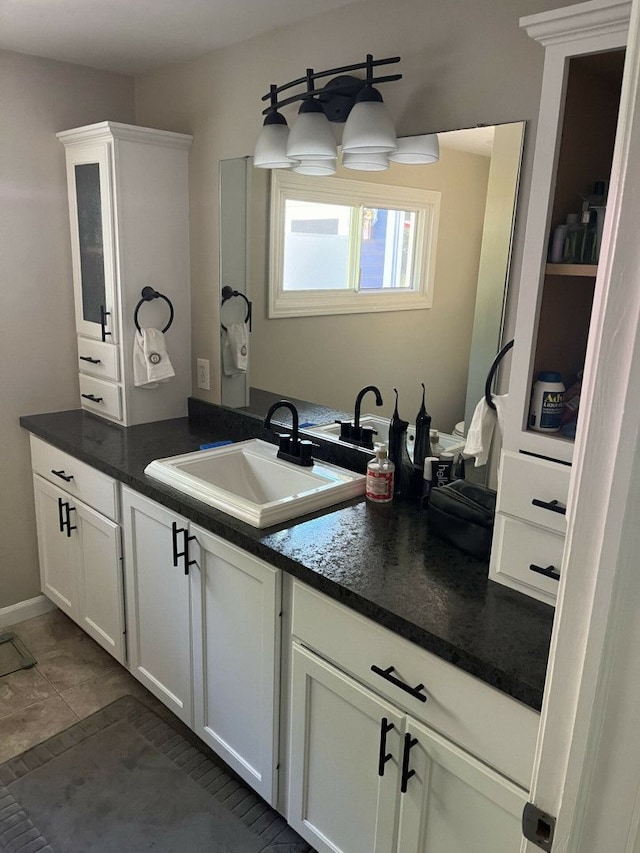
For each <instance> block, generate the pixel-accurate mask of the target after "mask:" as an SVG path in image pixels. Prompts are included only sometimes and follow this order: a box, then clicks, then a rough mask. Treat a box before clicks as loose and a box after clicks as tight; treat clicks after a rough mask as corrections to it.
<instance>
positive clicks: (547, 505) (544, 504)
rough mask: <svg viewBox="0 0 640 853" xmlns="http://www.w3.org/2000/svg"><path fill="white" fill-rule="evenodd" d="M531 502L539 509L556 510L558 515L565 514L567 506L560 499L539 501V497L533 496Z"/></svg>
mask: <svg viewBox="0 0 640 853" xmlns="http://www.w3.org/2000/svg"><path fill="white" fill-rule="evenodd" d="M531 503H532V504H533V506H539V507H540V509H548V510H550V511H551V512H557V513H558V514H559V515H566V514H567V508H566V506H564V504H561V503H560V501H541V500H540V499H539V498H534V499H533V500H532V501H531Z"/></svg>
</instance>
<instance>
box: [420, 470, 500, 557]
mask: <svg viewBox="0 0 640 853" xmlns="http://www.w3.org/2000/svg"><path fill="white" fill-rule="evenodd" d="M495 512H496V492H495V491H494V490H493V489H488V488H487V487H486V486H480V485H478V484H477V483H470V482H469V481H468V480H455V481H454V482H453V483H449V485H447V486H440V487H439V488H436V489H432V490H431V494H430V496H429V507H428V519H429V526H430V528H431V529H432V530H433V531H434V533H437V534H438V536H441V537H442V538H443V539H446V540H447V542H451V544H452V545H455V546H456V547H458V548H460V550H461V551H465V552H466V553H467V554H472V555H473V556H474V557H480V558H482V559H486V558H487V557H488V556H489V551H490V550H491V537H492V536H493V519H494V516H495Z"/></svg>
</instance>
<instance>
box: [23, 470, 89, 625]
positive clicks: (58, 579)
mask: <svg viewBox="0 0 640 853" xmlns="http://www.w3.org/2000/svg"><path fill="white" fill-rule="evenodd" d="M33 491H34V497H35V505H36V526H37V530H38V555H39V558H40V583H41V587H42V592H43V593H44V594H45V595H46V596H47V598H50V599H51V601H53V602H54V603H55V604H57V605H58V607H59V608H60V609H61V610H63V611H64V612H65V613H66V614H67V616H70V617H71V618H72V619H75V620H76V621H77V619H78V586H77V578H78V572H79V565H80V547H79V538H78V531H77V530H71V531H70V533H71V535H70V536H67V533H66V527H62V525H61V516H60V512H61V511H62V513H63V515H62V520H63V521H64V520H65V519H66V511H65V509H64V507H63V508H62V510H61V508H60V503H59V502H60V501H62V502H63V504H64V503H65V502H68V501H69V500H73V499H72V498H71V497H70V496H69V495H67V494H66V493H65V492H63V491H62V489H59V488H58V487H57V486H54V485H52V484H51V483H48V482H47V481H46V480H43V479H42V477H39V476H38V475H37V474H34V477H33ZM75 523H76V522H75V519H74V520H72V524H75Z"/></svg>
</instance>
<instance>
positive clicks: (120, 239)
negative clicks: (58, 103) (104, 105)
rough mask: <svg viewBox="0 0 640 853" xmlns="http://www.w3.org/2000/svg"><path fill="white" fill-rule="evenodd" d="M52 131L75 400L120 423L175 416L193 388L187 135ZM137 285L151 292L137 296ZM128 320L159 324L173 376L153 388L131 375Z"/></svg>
mask: <svg viewBox="0 0 640 853" xmlns="http://www.w3.org/2000/svg"><path fill="white" fill-rule="evenodd" d="M58 138H59V139H60V141H61V142H62V143H63V144H64V146H65V153H66V163H67V183H68V190H69V217H70V222H71V252H72V263H73V284H74V294H75V310H76V329H77V335H78V367H79V371H80V403H81V405H82V407H83V408H86V409H88V410H89V411H92V412H94V413H96V414H99V415H102V416H103V417H105V418H107V419H108V420H111V421H114V422H116V423H119V424H122V425H123V426H130V425H132V424H138V423H145V422H148V421H156V420H164V419H166V418H173V417H181V416H183V415H185V414H186V407H187V397H188V396H189V394H190V393H191V370H190V360H191V358H190V328H191V314H190V288H189V193H188V153H189V146H190V145H191V141H192V137H191V136H187V135H185V134H181V133H170V132H167V131H160V130H152V129H150V128H145V127H134V126H132V125H125V124H117V123H114V122H101V123H99V124H94V125H89V126H86V127H79V128H76V129H74V130H67V131H64V132H62V133H59V134H58ZM143 288H151V291H152V292H154V293H155V294H157V296H156V297H155V298H152V299H148V300H147V299H144V300H143V298H142V290H143ZM151 291H145V292H146V293H148V294H149V293H150V292H151ZM136 309H137V310H136ZM172 312H173V319H172V321H171V325H170V326H169V327H168V328H166V327H167V325H168V323H169V321H170V319H171V314H172ZM136 319H137V322H138V325H139V326H140V327H141V328H142V327H151V328H158V329H161V330H164V329H165V328H166V334H165V340H166V345H167V351H168V354H169V357H170V359H171V363H172V366H173V369H174V371H175V376H174V377H173V378H171V379H169V380H168V381H167V382H163V383H161V384H160V385H158V386H157V387H156V388H137V387H135V386H134V384H133V364H132V362H133V341H134V334H135V331H136V325H135V320H136Z"/></svg>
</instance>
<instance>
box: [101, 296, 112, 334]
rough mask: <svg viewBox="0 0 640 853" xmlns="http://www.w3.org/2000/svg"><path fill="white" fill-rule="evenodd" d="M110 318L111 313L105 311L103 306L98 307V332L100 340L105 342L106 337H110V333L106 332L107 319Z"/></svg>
mask: <svg viewBox="0 0 640 853" xmlns="http://www.w3.org/2000/svg"><path fill="white" fill-rule="evenodd" d="M110 316H111V311H107V309H106V308H105V307H104V305H101V306H100V331H101V334H102V340H103V341H106V340H107V336H108V335H111V332H109V331H107V317H110Z"/></svg>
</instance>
